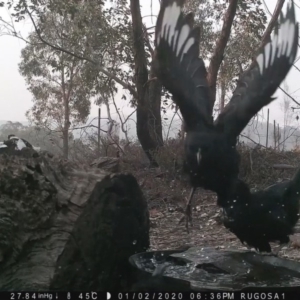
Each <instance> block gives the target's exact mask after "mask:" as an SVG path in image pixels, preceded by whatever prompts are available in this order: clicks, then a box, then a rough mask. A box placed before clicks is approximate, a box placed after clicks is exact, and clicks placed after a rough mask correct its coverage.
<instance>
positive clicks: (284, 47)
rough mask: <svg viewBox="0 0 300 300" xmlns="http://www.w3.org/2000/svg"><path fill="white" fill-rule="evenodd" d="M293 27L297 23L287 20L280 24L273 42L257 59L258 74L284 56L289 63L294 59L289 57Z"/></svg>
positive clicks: (288, 7)
mask: <svg viewBox="0 0 300 300" xmlns="http://www.w3.org/2000/svg"><path fill="white" fill-rule="evenodd" d="M291 5H292V3H291V2H289V3H288V6H287V12H289V11H290V10H291ZM295 26H297V23H296V24H295V23H294V22H291V20H289V19H285V20H284V22H283V23H282V24H281V26H280V28H279V30H278V34H275V35H274V38H273V40H272V41H271V42H270V43H268V44H267V45H266V46H265V47H264V50H263V52H262V53H260V54H259V55H258V56H257V58H256V61H257V64H258V67H259V71H260V74H263V72H264V70H266V69H267V68H269V67H270V66H271V65H272V64H273V63H274V61H275V59H276V58H280V57H282V56H286V57H288V58H289V63H292V61H293V60H294V57H290V56H291V54H292V48H293V43H294V38H295V30H296V29H295Z"/></svg>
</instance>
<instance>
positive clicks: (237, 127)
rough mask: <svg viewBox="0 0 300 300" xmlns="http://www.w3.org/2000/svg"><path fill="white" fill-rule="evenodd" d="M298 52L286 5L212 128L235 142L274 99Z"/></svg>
mask: <svg viewBox="0 0 300 300" xmlns="http://www.w3.org/2000/svg"><path fill="white" fill-rule="evenodd" d="M297 49H298V23H297V22H296V18H295V9H294V4H293V2H292V1H291V3H289V4H288V7H287V12H286V15H285V16H283V15H281V17H280V28H279V30H278V32H275V35H274V38H273V40H272V41H271V42H270V43H268V44H267V45H266V46H265V47H264V48H263V49H262V50H261V52H260V54H259V55H258V56H257V58H256V65H255V67H253V68H252V69H250V70H249V71H247V72H245V73H244V74H243V75H242V78H241V79H240V81H239V83H238V85H237V87H236V89H235V91H234V93H233V96H232V98H231V100H230V102H229V103H228V105H227V106H226V107H225V109H224V111H223V112H222V113H221V114H220V115H219V117H218V118H217V120H216V122H215V126H216V127H217V128H218V129H219V130H221V131H223V132H225V133H226V134H227V135H228V136H230V138H234V139H235V138H236V137H237V136H238V135H239V134H240V133H241V132H242V130H243V129H244V128H245V126H246V125H247V124H248V122H249V121H250V119H251V118H252V117H253V116H254V115H255V114H256V113H258V112H259V110H260V109H261V108H263V107H264V106H265V105H267V104H269V103H270V102H271V101H272V100H274V99H275V98H272V95H273V94H274V93H275V91H276V90H277V88H278V87H279V85H280V83H281V82H282V81H283V80H284V78H285V77H286V75H287V74H288V72H289V70H290V68H291V67H292V65H293V63H294V60H295V57H296V55H297Z"/></svg>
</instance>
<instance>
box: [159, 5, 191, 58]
mask: <svg viewBox="0 0 300 300" xmlns="http://www.w3.org/2000/svg"><path fill="white" fill-rule="evenodd" d="M180 15H181V7H180V6H178V5H177V3H176V2H175V1H174V2H173V4H172V5H170V6H168V7H166V8H165V11H164V15H163V19H162V25H161V29H160V30H161V31H160V32H159V33H158V34H157V37H156V44H157V46H158V45H159V44H160V42H161V40H164V41H166V42H167V43H168V44H169V46H170V47H171V48H172V49H173V51H174V52H175V53H176V56H178V55H179V53H180V51H181V50H182V47H183V46H184V48H183V52H182V54H181V56H180V62H181V60H182V58H183V55H184V54H185V53H187V52H188V51H189V49H190V47H191V46H192V45H193V44H194V42H195V39H194V38H192V37H190V38H189V35H190V32H191V27H190V26H189V25H187V24H185V25H184V26H182V28H179V30H175V28H176V25H177V23H178V20H179V17H180ZM172 41H173V43H172Z"/></svg>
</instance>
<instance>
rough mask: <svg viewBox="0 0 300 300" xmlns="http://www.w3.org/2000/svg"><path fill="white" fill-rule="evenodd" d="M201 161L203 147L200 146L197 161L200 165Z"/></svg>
mask: <svg viewBox="0 0 300 300" xmlns="http://www.w3.org/2000/svg"><path fill="white" fill-rule="evenodd" d="M200 161H201V149H200V148H199V149H198V152H197V162H198V165H200Z"/></svg>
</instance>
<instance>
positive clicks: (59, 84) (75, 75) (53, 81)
mask: <svg viewBox="0 0 300 300" xmlns="http://www.w3.org/2000/svg"><path fill="white" fill-rule="evenodd" d="M72 21H73V20H71V18H70V17H69V16H68V15H64V14H59V13H55V14H54V13H53V12H52V13H51V14H48V15H46V16H45V18H44V20H43V23H42V24H40V28H41V30H42V31H43V32H44V33H45V34H46V35H47V38H48V40H49V41H50V42H52V43H56V44H59V45H61V46H62V47H67V48H72V49H75V48H76V47H82V48H87V46H86V45H85V41H84V39H83V38H82V37H81V36H79V35H78V34H77V33H76V28H75V29H74V26H73V25H72ZM65 36H67V37H68V38H67V39H66V38H65ZM28 40H29V44H27V46H26V47H25V48H24V49H23V50H22V53H21V58H22V60H21V63H20V65H19V70H20V73H21V74H22V75H23V76H24V77H25V79H26V82H27V84H28V89H29V91H30V92H31V93H32V94H33V102H34V105H33V107H32V108H31V109H30V110H29V111H28V112H27V117H28V118H29V120H30V121H32V122H33V123H35V125H37V126H39V127H44V128H47V129H49V130H54V131H59V132H61V134H62V139H63V154H64V157H65V158H67V157H68V149H69V145H68V142H69V138H70V136H69V135H70V127H71V126H72V127H75V126H77V125H78V124H80V123H84V122H86V119H87V117H88V115H89V111H90V97H91V96H92V95H93V91H92V85H91V83H92V82H91V81H89V80H86V79H87V76H86V62H85V61H83V60H80V59H77V58H75V57H73V56H70V55H68V54H66V53H63V52H61V51H57V50H54V49H53V48H50V47H48V46H47V45H45V44H44V43H40V41H39V38H38V36H37V34H36V33H35V32H33V33H31V34H30V36H29V38H28ZM85 50H86V49H83V51H85Z"/></svg>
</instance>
